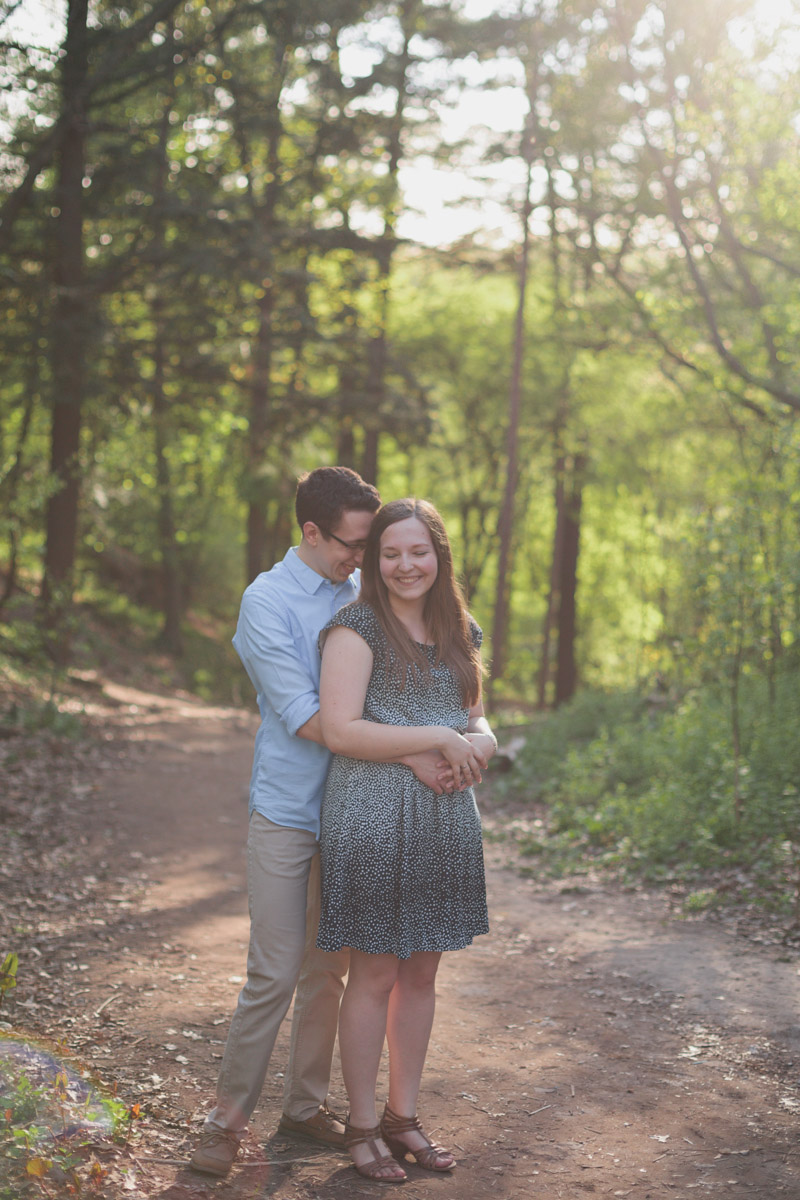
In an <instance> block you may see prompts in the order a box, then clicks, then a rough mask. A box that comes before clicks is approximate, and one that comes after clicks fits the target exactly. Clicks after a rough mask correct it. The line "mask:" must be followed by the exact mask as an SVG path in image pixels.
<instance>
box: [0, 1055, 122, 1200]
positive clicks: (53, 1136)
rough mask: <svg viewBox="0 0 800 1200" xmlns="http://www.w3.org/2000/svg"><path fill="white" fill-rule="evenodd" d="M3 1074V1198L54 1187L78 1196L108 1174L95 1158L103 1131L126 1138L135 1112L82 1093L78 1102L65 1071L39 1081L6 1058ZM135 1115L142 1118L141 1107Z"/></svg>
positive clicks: (0, 1077) (0, 1172)
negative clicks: (96, 1148) (35, 1081)
mask: <svg viewBox="0 0 800 1200" xmlns="http://www.w3.org/2000/svg"><path fill="white" fill-rule="evenodd" d="M2 1067H3V1070H2V1075H0V1159H1V1160H2V1169H1V1170H0V1200H19V1198H20V1197H22V1196H28V1195H31V1196H32V1195H41V1194H42V1193H44V1194H45V1195H52V1194H53V1193H52V1192H51V1191H50V1190H49V1189H50V1187H51V1186H54V1187H57V1188H59V1194H61V1192H60V1188H61V1187H62V1186H63V1185H66V1186H67V1190H68V1191H69V1194H71V1195H72V1194H74V1195H77V1194H80V1193H82V1191H83V1187H84V1185H85V1184H86V1183H90V1184H91V1183H95V1182H98V1181H99V1180H101V1179H102V1178H103V1176H104V1175H105V1174H106V1172H105V1171H104V1170H103V1169H102V1168H101V1167H100V1164H99V1163H98V1162H97V1160H96V1159H95V1157H94V1148H95V1146H96V1144H97V1139H98V1136H99V1133H100V1129H99V1128H98V1126H97V1122H98V1121H102V1128H104V1129H105V1130H106V1131H107V1136H110V1137H115V1138H120V1137H127V1136H128V1133H129V1129H130V1125H131V1110H130V1109H127V1108H126V1107H125V1105H123V1104H122V1103H121V1102H120V1101H119V1100H116V1099H114V1098H113V1097H104V1098H102V1099H101V1098H100V1097H99V1096H98V1095H97V1093H96V1092H95V1091H94V1090H93V1089H84V1092H85V1095H84V1096H83V1098H81V1099H78V1098H77V1089H76V1088H75V1087H74V1086H73V1083H72V1081H71V1080H70V1078H69V1074H68V1072H67V1071H66V1070H65V1069H61V1070H59V1071H57V1072H56V1073H55V1075H53V1076H52V1077H48V1078H47V1079H45V1080H44V1081H43V1082H41V1083H38V1084H37V1083H34V1082H33V1080H32V1078H31V1073H30V1071H29V1070H27V1069H26V1068H25V1066H24V1065H22V1063H21V1062H20V1061H19V1060H17V1059H15V1058H14V1057H5V1056H4V1057H3V1059H2ZM135 1107H136V1108H137V1113H136V1115H137V1116H138V1105H137V1106H135Z"/></svg>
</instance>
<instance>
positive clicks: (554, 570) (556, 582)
mask: <svg viewBox="0 0 800 1200" xmlns="http://www.w3.org/2000/svg"><path fill="white" fill-rule="evenodd" d="M555 478H556V481H555V517H556V520H555V529H554V530H553V557H552V560H551V564H550V590H549V593H548V596H547V609H546V611H545V614H544V620H543V621H542V651H541V658H540V662H539V678H538V686H537V707H538V708H540V709H545V708H547V706H548V699H549V698H548V688H549V684H550V666H551V659H552V647H553V630H554V627H555V624H556V618H557V615H558V611H559V607H560V601H559V589H560V587H561V574H562V568H561V560H562V558H563V549H564V457H563V455H562V454H560V453H559V454H558V455H557V456H556V469H555Z"/></svg>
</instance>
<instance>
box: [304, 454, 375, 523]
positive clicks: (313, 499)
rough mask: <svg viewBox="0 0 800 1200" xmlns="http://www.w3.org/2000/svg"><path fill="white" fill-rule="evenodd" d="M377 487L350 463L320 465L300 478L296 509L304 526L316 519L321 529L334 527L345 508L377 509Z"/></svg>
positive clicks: (348, 510)
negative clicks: (351, 468) (338, 465)
mask: <svg viewBox="0 0 800 1200" xmlns="http://www.w3.org/2000/svg"><path fill="white" fill-rule="evenodd" d="M380 506H381V498H380V495H379V493H378V489H377V488H375V487H373V486H372V484H371V483H365V482H364V480H363V479H362V478H361V476H360V475H358V474H357V473H356V472H355V471H351V470H350V468H349V467H317V469H316V470H315V471H308V472H306V474H305V475H301V476H300V478H299V480H298V481H297V494H296V496H295V501H294V511H295V514H296V516H297V523H298V525H299V526H300V528H301V529H302V528H303V526H304V525H305V523H306V521H313V522H314V524H315V525H317V526H319V528H320V529H322V530H326V531H330V530H332V529H335V528H336V526H337V525H338V524H339V522H340V521H341V519H342V516H343V514H344V513H345V512H350V511H353V510H355V511H356V512H372V513H374V512H377V511H378V509H379V508H380Z"/></svg>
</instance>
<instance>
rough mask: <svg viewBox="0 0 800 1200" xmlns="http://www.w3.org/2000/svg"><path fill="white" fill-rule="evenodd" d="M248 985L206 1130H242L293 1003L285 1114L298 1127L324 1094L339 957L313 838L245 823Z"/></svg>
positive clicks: (342, 968)
mask: <svg viewBox="0 0 800 1200" xmlns="http://www.w3.org/2000/svg"><path fill="white" fill-rule="evenodd" d="M247 887H248V897H249V906H250V947H249V950H248V955H247V982H246V983H245V985H244V987H243V988H242V990H241V992H240V993H239V1003H238V1005H237V1007H236V1012H235V1013H234V1015H233V1020H232V1021H231V1027H230V1030H229V1031H228V1041H227V1043H226V1046H225V1053H224V1055H223V1058H222V1067H221V1069H220V1073H219V1079H218V1081H217V1104H216V1107H215V1108H214V1109H213V1111H212V1112H211V1113H210V1114H209V1116H208V1117H207V1119H206V1127H209V1126H210V1127H213V1128H218V1129H232V1130H236V1131H238V1130H241V1129H243V1128H244V1126H245V1125H246V1124H247V1121H248V1119H249V1117H250V1114H251V1113H252V1111H253V1109H254V1108H255V1106H256V1104H257V1103H258V1098H259V1095H260V1094H261V1088H262V1087H263V1084H264V1079H265V1077H266V1073H267V1068H268V1066H269V1060H270V1056H271V1054H272V1050H273V1047H274V1045H275V1039H276V1037H277V1036H278V1029H279V1028H280V1024H281V1021H282V1020H283V1018H284V1017H285V1015H286V1012H287V1009H288V1008H289V1004H290V1002H291V999H292V995H293V993H295V989H296V995H295V1002H294V1015H293V1018H292V1038H291V1051H290V1055H289V1066H288V1070H287V1072H286V1077H285V1079H286V1082H285V1086H284V1097H283V1110H284V1112H285V1113H286V1114H287V1115H288V1116H290V1117H292V1118H294V1119H295V1120H298V1121H304V1120H306V1119H307V1118H308V1117H311V1116H313V1115H314V1113H315V1112H316V1111H317V1109H318V1108H319V1106H320V1104H322V1103H324V1101H325V1098H326V1096H327V1094H328V1083H329V1080H330V1072H331V1059H332V1058H333V1047H334V1042H335V1040H336V1026H337V1020H338V1015H339V1001H340V999H341V996H342V991H343V986H344V985H343V982H342V980H343V977H344V975H345V974H346V973H347V966H348V957H349V956H348V953H347V951H346V950H342V951H339V952H337V953H335V954H326V953H325V951H323V950H317V948H316V945H315V942H316V937H317V925H318V923H319V904H320V894H319V845H318V843H317V840H316V838H315V837H314V835H313V834H312V833H308V832H307V831H306V830H304V829H291V828H289V827H287V826H284V825H274V824H273V823H272V822H271V821H268V820H267V819H266V817H263V816H262V815H261V814H260V813H257V812H254V813H253V814H252V815H251V817H250V827H249V831H248V837H247Z"/></svg>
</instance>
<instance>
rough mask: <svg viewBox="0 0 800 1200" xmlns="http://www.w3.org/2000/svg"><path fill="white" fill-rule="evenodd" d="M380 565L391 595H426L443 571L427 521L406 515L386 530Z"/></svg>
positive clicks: (417, 597) (410, 597)
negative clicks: (440, 570) (441, 570)
mask: <svg viewBox="0 0 800 1200" xmlns="http://www.w3.org/2000/svg"><path fill="white" fill-rule="evenodd" d="M378 564H379V566H380V572H381V578H382V580H383V582H384V583H385V584H386V588H387V590H388V592H389V596H390V598H391V597H393V596H394V597H397V599H399V600H402V601H409V600H421V599H422V598H423V597H424V596H426V595H427V593H428V592H429V591H430V590H431V588H432V587H433V585H434V583H435V581H436V576H437V575H438V573H439V560H438V559H437V557H436V551H435V550H434V548H433V542H432V541H431V535H430V533H429V532H428V528H427V526H426V525H425V523H424V522H423V521H420V519H419V517H406V519H405V520H404V521H397V522H395V524H394V525H390V526H389V527H388V529H385V530H384V531H383V533H382V534H381V545H380V554H379V558H378Z"/></svg>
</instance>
